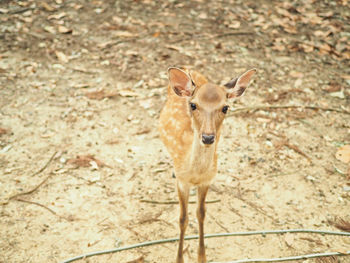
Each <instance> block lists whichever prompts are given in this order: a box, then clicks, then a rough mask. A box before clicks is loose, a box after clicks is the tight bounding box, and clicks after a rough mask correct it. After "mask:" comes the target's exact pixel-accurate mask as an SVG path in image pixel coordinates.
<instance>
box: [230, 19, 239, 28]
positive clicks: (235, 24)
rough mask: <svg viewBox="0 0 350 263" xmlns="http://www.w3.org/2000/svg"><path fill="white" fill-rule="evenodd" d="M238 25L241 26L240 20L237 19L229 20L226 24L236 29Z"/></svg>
mask: <svg viewBox="0 0 350 263" xmlns="http://www.w3.org/2000/svg"><path fill="white" fill-rule="evenodd" d="M240 26H241V22H239V21H238V20H237V21H231V22H230V23H229V24H228V27H229V28H233V29H238V28H239V27H240Z"/></svg>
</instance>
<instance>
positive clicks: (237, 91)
mask: <svg viewBox="0 0 350 263" xmlns="http://www.w3.org/2000/svg"><path fill="white" fill-rule="evenodd" d="M255 72H256V69H255V68H253V69H250V70H248V71H247V72H245V73H243V74H242V75H240V76H239V77H238V78H235V79H232V80H230V81H229V82H228V83H226V84H225V85H224V86H225V87H226V88H227V97H228V98H237V97H239V96H241V95H242V94H243V93H244V91H245V90H246V88H247V87H248V85H249V82H250V80H251V78H252V76H253V75H254V73H255Z"/></svg>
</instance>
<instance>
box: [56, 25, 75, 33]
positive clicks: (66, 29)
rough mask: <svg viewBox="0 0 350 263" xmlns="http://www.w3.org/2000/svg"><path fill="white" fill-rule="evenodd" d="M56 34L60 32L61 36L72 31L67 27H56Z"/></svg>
mask: <svg viewBox="0 0 350 263" xmlns="http://www.w3.org/2000/svg"><path fill="white" fill-rule="evenodd" d="M58 32H60V33H61V34H69V33H72V32H73V30H72V29H70V28H68V27H65V26H61V25H60V26H58Z"/></svg>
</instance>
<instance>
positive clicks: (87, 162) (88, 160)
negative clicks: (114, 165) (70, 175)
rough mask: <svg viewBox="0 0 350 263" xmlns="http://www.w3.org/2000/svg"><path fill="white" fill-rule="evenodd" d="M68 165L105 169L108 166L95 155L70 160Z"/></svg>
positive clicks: (80, 156)
mask: <svg viewBox="0 0 350 263" xmlns="http://www.w3.org/2000/svg"><path fill="white" fill-rule="evenodd" d="M67 163H68V164H73V165H76V166H78V167H90V166H91V167H96V165H97V167H104V166H108V165H106V164H105V163H103V162H102V161H100V160H98V159H96V158H95V157H94V156H93V155H90V154H88V155H78V156H77V157H76V158H72V159H68V160H67Z"/></svg>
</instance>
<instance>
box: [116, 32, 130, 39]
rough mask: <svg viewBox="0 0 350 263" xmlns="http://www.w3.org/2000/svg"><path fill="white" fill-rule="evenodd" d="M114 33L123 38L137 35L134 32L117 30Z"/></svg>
mask: <svg viewBox="0 0 350 263" xmlns="http://www.w3.org/2000/svg"><path fill="white" fill-rule="evenodd" d="M113 34H114V36H116V37H123V38H129V37H135V35H134V34H133V33H130V32H128V31H116V32H114V33H113Z"/></svg>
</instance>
